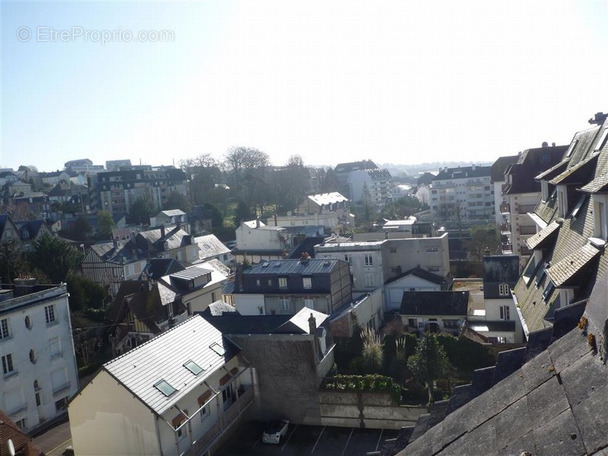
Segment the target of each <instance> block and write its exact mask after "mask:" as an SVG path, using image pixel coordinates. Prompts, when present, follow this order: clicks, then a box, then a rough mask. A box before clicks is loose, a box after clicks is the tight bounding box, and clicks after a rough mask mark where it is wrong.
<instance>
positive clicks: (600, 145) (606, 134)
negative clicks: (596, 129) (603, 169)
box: [593, 128, 608, 152]
mask: <svg viewBox="0 0 608 456" xmlns="http://www.w3.org/2000/svg"><path fill="white" fill-rule="evenodd" d="M606 139H608V128H604V131H603V132H602V136H600V140H599V141H598V142H597V144H596V145H595V149H594V150H593V151H594V152H599V151H600V150H602V149H603V148H604V146H605V145H606Z"/></svg>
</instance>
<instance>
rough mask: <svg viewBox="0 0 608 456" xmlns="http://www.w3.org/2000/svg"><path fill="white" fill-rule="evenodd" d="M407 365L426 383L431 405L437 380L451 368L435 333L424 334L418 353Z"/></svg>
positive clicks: (413, 373) (417, 349) (415, 375)
mask: <svg viewBox="0 0 608 456" xmlns="http://www.w3.org/2000/svg"><path fill="white" fill-rule="evenodd" d="M407 367H408V369H409V370H410V371H411V372H412V375H414V377H416V378H418V380H420V381H422V382H424V383H426V386H427V392H428V405H431V404H432V403H433V402H434V399H433V386H434V383H435V380H437V379H439V378H442V377H443V376H444V375H446V374H447V373H448V372H449V369H450V362H449V361H448V356H447V354H446V352H445V350H444V349H443V347H442V346H441V344H440V343H439V341H438V340H437V336H436V335H435V334H433V333H430V332H427V333H426V334H425V335H424V337H423V338H422V340H421V341H420V343H419V344H418V347H417V348H416V354H415V355H413V356H411V357H410V359H409V360H408V362H407Z"/></svg>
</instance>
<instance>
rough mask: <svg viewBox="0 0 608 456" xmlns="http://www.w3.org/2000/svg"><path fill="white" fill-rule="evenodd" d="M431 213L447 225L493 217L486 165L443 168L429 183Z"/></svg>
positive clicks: (490, 189)
mask: <svg viewBox="0 0 608 456" xmlns="http://www.w3.org/2000/svg"><path fill="white" fill-rule="evenodd" d="M430 208H431V213H432V214H433V217H434V218H435V219H436V220H438V221H439V222H441V223H443V224H445V225H446V226H447V227H452V226H456V227H457V226H458V225H461V226H462V225H464V226H466V225H476V224H487V223H490V222H492V221H493V220H494V188H493V187H492V179H491V167H490V166H476V165H471V166H463V167H458V168H443V169H442V170H441V171H440V172H439V173H438V174H437V176H435V178H434V179H433V183H432V184H431V202H430Z"/></svg>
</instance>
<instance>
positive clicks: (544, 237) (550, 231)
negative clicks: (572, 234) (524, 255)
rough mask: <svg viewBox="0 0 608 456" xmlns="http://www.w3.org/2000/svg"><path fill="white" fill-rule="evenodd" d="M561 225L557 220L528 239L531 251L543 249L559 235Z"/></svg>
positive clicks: (527, 242) (527, 243)
mask: <svg viewBox="0 0 608 456" xmlns="http://www.w3.org/2000/svg"><path fill="white" fill-rule="evenodd" d="M560 226H561V224H559V223H557V222H556V221H555V220H554V221H552V222H551V223H549V224H548V225H547V226H546V227H545V228H544V229H542V230H541V231H539V232H538V233H536V234H534V235H532V236H530V237H529V238H528V239H526V245H527V246H528V248H529V249H530V250H533V249H536V248H542V246H543V244H544V243H546V242H548V240H549V239H551V238H552V237H553V236H552V235H557V230H558V228H559V227H560Z"/></svg>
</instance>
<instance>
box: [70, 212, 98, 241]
mask: <svg viewBox="0 0 608 456" xmlns="http://www.w3.org/2000/svg"><path fill="white" fill-rule="evenodd" d="M92 231H93V227H92V226H91V224H90V223H89V222H88V221H87V219H86V218H84V217H83V216H82V215H81V216H79V217H78V218H77V219H76V221H74V227H73V228H72V230H71V233H72V237H73V238H74V239H75V240H77V241H84V240H85V239H87V238H88V237H89V236H90V234H91V232H92Z"/></svg>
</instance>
